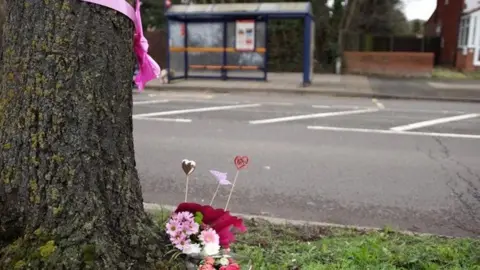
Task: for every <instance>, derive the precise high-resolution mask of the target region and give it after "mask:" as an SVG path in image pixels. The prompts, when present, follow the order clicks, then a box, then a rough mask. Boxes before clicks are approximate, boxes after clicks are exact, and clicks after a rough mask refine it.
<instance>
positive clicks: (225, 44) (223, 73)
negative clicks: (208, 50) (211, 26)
mask: <svg viewBox="0 0 480 270" xmlns="http://www.w3.org/2000/svg"><path fill="white" fill-rule="evenodd" d="M227 27H228V22H226V21H224V22H223V49H224V50H223V59H222V71H221V73H222V80H224V81H226V80H227V78H228V74H227V70H226V69H225V66H226V65H227V50H225V48H227V46H228V43H227V33H228V31H227V30H228V29H227Z"/></svg>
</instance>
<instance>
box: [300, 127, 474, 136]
mask: <svg viewBox="0 0 480 270" xmlns="http://www.w3.org/2000/svg"><path fill="white" fill-rule="evenodd" d="M307 128H308V129H313V130H324V131H343V132H357V133H377V134H390V135H412V136H430V137H447V138H462V139H480V135H471V134H455V133H435V132H416V131H395V130H383V129H365V128H341V127H327V126H308V127H307Z"/></svg>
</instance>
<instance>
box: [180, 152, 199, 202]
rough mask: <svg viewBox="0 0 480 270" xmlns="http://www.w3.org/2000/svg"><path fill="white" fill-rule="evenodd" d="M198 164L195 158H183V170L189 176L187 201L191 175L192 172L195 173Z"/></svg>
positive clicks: (186, 188)
mask: <svg viewBox="0 0 480 270" xmlns="http://www.w3.org/2000/svg"><path fill="white" fill-rule="evenodd" d="M196 166H197V164H196V163H195V161H193V160H188V159H184V160H182V170H183V172H184V173H185V175H186V176H187V179H186V181H185V202H187V200H188V182H189V180H190V178H189V176H190V174H192V173H193V171H195V167H196Z"/></svg>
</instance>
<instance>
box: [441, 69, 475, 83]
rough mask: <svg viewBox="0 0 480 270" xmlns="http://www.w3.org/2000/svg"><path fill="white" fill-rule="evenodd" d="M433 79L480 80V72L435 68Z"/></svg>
mask: <svg viewBox="0 0 480 270" xmlns="http://www.w3.org/2000/svg"><path fill="white" fill-rule="evenodd" d="M432 78H436V79H448V80H476V79H480V72H479V71H473V72H460V71H456V70H453V69H447V68H435V69H434V70H433V72H432Z"/></svg>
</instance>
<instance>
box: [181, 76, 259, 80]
mask: <svg viewBox="0 0 480 270" xmlns="http://www.w3.org/2000/svg"><path fill="white" fill-rule="evenodd" d="M188 77H189V78H192V79H219V78H221V77H217V76H209V75H205V76H201V75H189V76H188ZM227 78H228V79H234V80H239V81H263V77H227Z"/></svg>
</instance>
